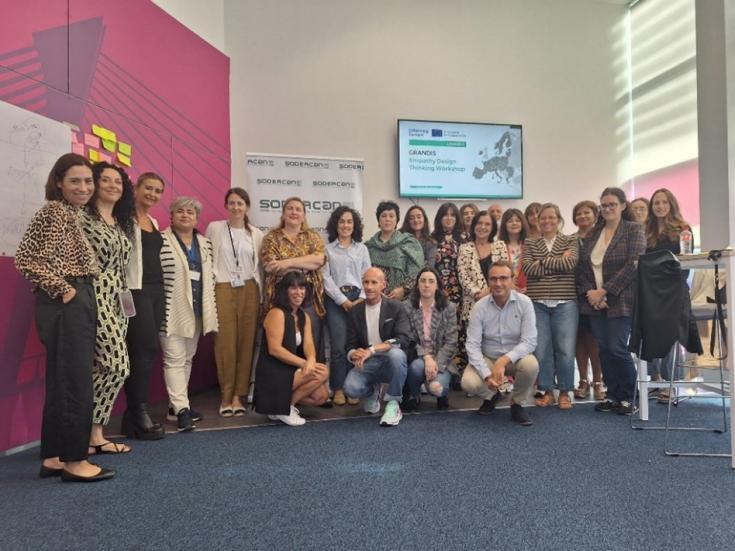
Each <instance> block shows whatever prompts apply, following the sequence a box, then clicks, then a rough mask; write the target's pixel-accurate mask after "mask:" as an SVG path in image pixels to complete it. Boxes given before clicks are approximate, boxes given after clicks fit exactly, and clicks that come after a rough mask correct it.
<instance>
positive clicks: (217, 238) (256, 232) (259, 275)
mask: <svg viewBox="0 0 735 551" xmlns="http://www.w3.org/2000/svg"><path fill="white" fill-rule="evenodd" d="M248 229H249V230H250V235H251V236H252V239H253V248H254V249H255V259H254V262H253V272H254V274H253V275H254V279H255V283H257V284H258V290H259V291H260V300H261V301H262V300H263V279H264V277H263V264H262V263H261V261H260V248H261V246H262V244H263V232H262V231H260V229H259V228H256V227H255V226H253V225H252V224H248ZM226 232H227V220H216V221H214V222H210V223H209V226H207V232H206V235H207V239H209V240H210V241H211V243H212V250H213V252H214V266H216V265H217V258H218V256H219V255H220V254H222V253H221V251H220V249H221V247H222V243H223V240H222V237H223V235H225V234H226ZM227 246H228V247H229V246H230V242H229V239H228V240H227Z"/></svg>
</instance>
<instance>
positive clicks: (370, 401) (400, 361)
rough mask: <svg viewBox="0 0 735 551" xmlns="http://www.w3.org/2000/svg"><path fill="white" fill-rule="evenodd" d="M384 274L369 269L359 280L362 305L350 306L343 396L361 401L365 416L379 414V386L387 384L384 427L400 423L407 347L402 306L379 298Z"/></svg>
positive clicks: (383, 286)
mask: <svg viewBox="0 0 735 551" xmlns="http://www.w3.org/2000/svg"><path fill="white" fill-rule="evenodd" d="M385 284H386V283H385V274H384V273H383V271H382V270H381V269H380V268H368V269H367V270H366V271H365V273H364V274H363V276H362V288H363V290H364V291H365V302H362V303H360V304H358V305H357V306H353V307H352V309H351V310H350V311H349V313H348V314H347V351H348V352H347V359H348V360H349V361H350V362H352V364H354V366H355V367H354V369H352V370H350V372H349V374H348V375H347V379H345V383H344V388H343V390H344V393H345V394H346V395H347V396H349V397H352V398H363V399H365V400H364V402H363V408H364V409H365V411H366V412H367V413H378V412H379V411H380V386H381V383H387V385H388V389H387V392H386V393H385V396H384V400H385V401H386V402H387V403H386V405H385V412H384V413H383V417H382V418H381V419H380V424H381V425H382V426H384V427H390V426H395V425H397V424H398V423H399V422H400V421H401V417H402V416H403V414H402V413H401V408H400V405H399V403H400V401H401V397H402V394H403V384H404V383H405V382H406V373H407V365H406V364H407V361H406V353H405V352H404V350H405V349H406V348H407V347H408V344H409V323H408V316H407V314H406V311H405V309H404V307H403V305H402V304H401V303H400V302H398V301H395V300H391V299H389V298H387V297H384V296H382V292H383V290H384V289H385Z"/></svg>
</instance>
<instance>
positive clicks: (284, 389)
mask: <svg viewBox="0 0 735 551" xmlns="http://www.w3.org/2000/svg"><path fill="white" fill-rule="evenodd" d="M307 292H308V291H307V282H306V278H305V277H304V274H303V273H301V272H293V271H292V272H288V273H287V274H285V275H284V277H283V278H281V279H280V280H279V281H278V283H277V284H276V288H275V289H274V295H273V304H274V306H273V308H271V309H270V310H269V311H268V314H267V315H266V316H265V322H264V328H265V341H264V342H263V344H262V345H261V351H260V356H259V358H258V367H257V372H258V376H257V379H256V381H255V411H257V412H258V413H263V414H265V415H268V417H269V418H270V419H272V420H274V421H281V422H282V423H285V424H287V425H290V426H299V425H303V424H304V423H306V421H305V420H304V418H303V417H301V414H300V412H299V410H298V409H296V404H298V403H302V404H305V405H309V406H319V405H322V404H323V403H324V402H325V401H326V400H327V399H328V398H329V391H328V390H327V378H328V377H329V371H328V369H327V366H326V365H324V364H323V363H319V362H317V359H316V348H315V346H314V339H313V337H312V334H311V319H310V318H309V316H307V315H306V314H305V313H304V310H303V309H302V308H301V306H302V305H303V304H304V300H305V298H306V294H307Z"/></svg>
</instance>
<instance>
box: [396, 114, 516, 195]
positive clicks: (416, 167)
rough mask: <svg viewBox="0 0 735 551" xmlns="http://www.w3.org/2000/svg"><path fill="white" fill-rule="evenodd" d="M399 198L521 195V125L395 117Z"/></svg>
mask: <svg viewBox="0 0 735 551" xmlns="http://www.w3.org/2000/svg"><path fill="white" fill-rule="evenodd" d="M398 181H399V184H400V187H399V195H400V196H401V197H429V198H457V199H462V198H471V199H521V198H522V197H523V148H522V129H521V125H519V124H487V123H475V122H472V123H467V122H441V121H420V120H407V119H398Z"/></svg>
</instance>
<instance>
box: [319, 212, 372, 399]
mask: <svg viewBox="0 0 735 551" xmlns="http://www.w3.org/2000/svg"><path fill="white" fill-rule="evenodd" d="M327 235H328V238H329V244H328V245H327V263H326V264H325V266H324V268H323V269H322V271H323V275H324V292H325V293H326V296H325V297H324V301H325V303H326V307H327V325H328V327H329V337H330V344H331V346H330V351H331V358H330V362H329V386H330V388H331V389H332V392H334V398H333V401H334V404H335V405H337V406H343V405H345V404H346V403H347V402H348V401H349V403H350V404H351V405H355V404H358V403H359V400H358V399H353V398H350V399H349V400H348V399H347V398H346V397H345V394H344V392H343V391H342V386H343V385H344V382H345V377H347V372H348V371H349V368H350V364H349V363H348V361H347V358H346V356H345V353H346V351H345V346H346V345H347V312H349V311H350V310H352V307H353V306H355V305H357V304H359V303H360V302H362V301H363V300H364V299H365V293H364V292H363V290H362V274H364V273H365V271H366V270H367V269H368V268H369V267H370V253H369V252H368V250H367V247H366V246H365V245H364V244H363V243H362V219H361V218H360V215H359V214H358V213H357V211H356V210H354V209H351V208H350V207H346V206H341V207H337V209H335V210H334V212H332V214H331V216H330V217H329V221H328V222H327Z"/></svg>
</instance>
